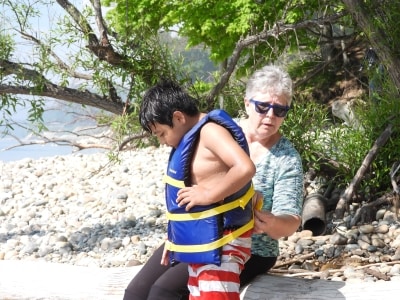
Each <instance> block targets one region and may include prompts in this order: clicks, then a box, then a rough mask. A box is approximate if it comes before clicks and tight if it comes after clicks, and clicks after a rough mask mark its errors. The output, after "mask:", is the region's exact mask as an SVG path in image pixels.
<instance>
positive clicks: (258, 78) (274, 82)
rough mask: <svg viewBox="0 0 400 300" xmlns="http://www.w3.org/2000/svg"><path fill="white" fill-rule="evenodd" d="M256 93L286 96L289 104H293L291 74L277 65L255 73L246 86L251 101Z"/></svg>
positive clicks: (247, 95)
mask: <svg viewBox="0 0 400 300" xmlns="http://www.w3.org/2000/svg"><path fill="white" fill-rule="evenodd" d="M256 93H273V94H276V95H278V96H282V95H283V96H285V97H286V98H287V104H288V105H289V106H290V104H291V103H292V95H293V83H292V79H291V78H290V76H289V74H288V73H287V72H286V71H284V70H283V69H281V68H280V67H278V66H275V65H267V66H264V67H263V68H261V69H259V70H257V71H255V72H254V73H253V75H251V76H250V78H249V79H248V81H247V84H246V98H247V99H248V100H250V98H252V97H253V96H254V94H256Z"/></svg>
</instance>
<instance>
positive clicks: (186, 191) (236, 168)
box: [177, 122, 256, 211]
mask: <svg viewBox="0 0 400 300" xmlns="http://www.w3.org/2000/svg"><path fill="white" fill-rule="evenodd" d="M199 147H204V148H206V149H207V150H208V151H210V152H211V153H212V154H213V155H214V156H215V157H216V158H217V159H218V160H219V161H221V163H223V164H224V165H225V167H226V168H227V172H226V173H225V174H224V175H223V176H220V177H218V182H213V183H211V184H210V183H209V182H208V183H207V184H204V185H202V184H201V182H200V183H199V184H198V185H194V186H192V187H186V188H183V189H181V190H180V191H179V192H178V198H177V202H178V203H179V205H180V206H183V205H185V204H187V206H186V210H187V211H188V210H190V209H191V208H192V207H193V206H196V205H208V204H212V203H216V202H219V201H221V200H222V199H224V198H226V197H227V196H229V195H232V194H234V193H235V192H237V191H238V190H240V189H241V188H242V187H243V186H245V185H246V184H247V183H248V182H249V181H250V180H251V179H252V177H253V176H254V174H255V171H256V170H255V166H254V164H253V162H252V161H251V159H250V157H249V155H248V154H247V153H246V152H245V151H244V150H243V149H242V148H241V147H240V145H239V144H238V143H237V142H236V141H235V139H234V138H233V137H232V135H231V134H230V132H229V131H228V130H227V129H226V128H224V127H222V126H220V125H218V124H216V123H212V122H210V123H207V124H206V125H204V126H203V128H202V130H201V132H200V141H199ZM199 151H200V150H199ZM211 175H212V174H210V176H211Z"/></svg>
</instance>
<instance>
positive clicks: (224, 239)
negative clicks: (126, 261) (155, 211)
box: [164, 110, 254, 265]
mask: <svg viewBox="0 0 400 300" xmlns="http://www.w3.org/2000/svg"><path fill="white" fill-rule="evenodd" d="M207 122H215V123H217V124H219V125H221V126H223V127H224V128H226V129H228V130H229V131H230V133H231V134H232V136H233V137H234V138H235V140H236V141H237V142H238V143H239V145H240V146H241V147H242V148H243V149H244V150H245V152H246V153H247V154H249V148H248V144H247V141H246V138H245V136H244V133H243V131H242V129H241V128H240V127H239V126H238V125H237V123H236V122H235V121H234V120H232V118H231V117H230V116H229V115H228V114H227V113H226V112H225V111H223V110H213V111H211V112H210V113H208V114H207V115H206V116H204V117H203V119H201V120H200V121H199V122H198V123H197V124H196V125H195V126H194V127H193V128H192V129H191V130H190V131H189V132H187V133H186V134H185V135H184V137H183V138H182V140H181V141H180V142H179V145H178V146H177V147H176V148H175V149H172V151H171V154H170V157H169V163H168V169H167V174H166V175H165V177H164V181H165V182H166V187H165V194H166V195H165V198H166V206H167V210H168V212H167V219H168V241H167V242H166V243H165V247H166V248H167V249H168V250H169V255H170V257H169V258H170V263H171V264H174V263H176V262H186V263H193V264H195V263H199V264H216V265H220V264H221V252H222V246H223V245H225V244H227V243H229V242H230V241H232V240H233V239H235V238H237V237H239V236H240V235H241V234H243V233H245V232H247V231H248V230H250V229H252V228H253V225H254V219H253V209H252V201H251V199H252V197H253V195H254V189H253V186H252V183H251V181H249V182H248V183H247V184H246V185H245V186H244V187H242V188H241V189H240V190H239V191H238V192H236V193H235V194H233V195H231V196H229V197H227V198H225V199H223V200H224V201H223V203H222V204H219V203H214V204H211V205H206V206H202V205H198V206H195V207H193V208H192V209H191V210H190V211H189V212H187V211H185V206H182V207H179V206H178V205H177V203H176V198H177V192H178V191H179V190H180V189H181V188H183V187H185V186H191V178H190V166H191V162H192V156H193V152H194V151H195V149H196V145H197V142H198V137H199V135H200V130H201V128H202V127H203V125H204V124H206V123H207ZM215 142H216V143H218V141H215ZM224 229H229V230H231V232H230V233H228V234H226V235H223V231H224Z"/></svg>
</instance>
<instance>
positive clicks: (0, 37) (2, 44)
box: [0, 33, 15, 60]
mask: <svg viewBox="0 0 400 300" xmlns="http://www.w3.org/2000/svg"><path fill="white" fill-rule="evenodd" d="M14 47H15V43H14V40H13V39H12V37H11V36H10V35H8V34H2V33H0V60H7V59H9V58H10V56H11V54H12V52H13V51H14Z"/></svg>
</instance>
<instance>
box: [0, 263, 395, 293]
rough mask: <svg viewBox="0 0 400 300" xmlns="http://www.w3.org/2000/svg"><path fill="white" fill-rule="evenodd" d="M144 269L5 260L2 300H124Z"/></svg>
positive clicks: (339, 288) (289, 286)
mask: <svg viewBox="0 0 400 300" xmlns="http://www.w3.org/2000/svg"><path fill="white" fill-rule="evenodd" d="M140 268H141V266H136V267H129V268H98V267H81V266H73V265H67V264H59V263H48V262H43V261H21V260H3V261H0V299H2V300H17V299H18V300H27V299H29V300H39V299H46V300H61V299H62V300H91V299H93V300H94V299H96V300H121V299H122V297H123V293H124V289H125V287H126V286H127V285H128V283H129V282H130V280H131V279H132V278H133V276H135V274H136V273H137V272H138V271H139V270H140ZM399 283H400V281H399V280H397V281H379V282H373V283H372V282H360V283H346V282H335V281H328V280H322V279H303V278H291V277H285V276H277V275H264V276H260V277H258V278H256V279H255V280H254V281H253V282H252V283H251V284H249V285H248V286H247V287H246V288H245V289H244V290H243V291H242V293H241V299H242V300H255V299H258V300H262V299H268V300H271V299H276V300H286V299H294V300H295V299H303V300H310V299H318V300H325V299H327V300H328V299H329V300H331V299H336V300H338V299H339V300H340V299H355V300H358V299H363V300H369V299H371V300H372V299H374V300H375V299H385V298H387V299H394V298H393V296H394V295H399V294H400V284H399Z"/></svg>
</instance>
